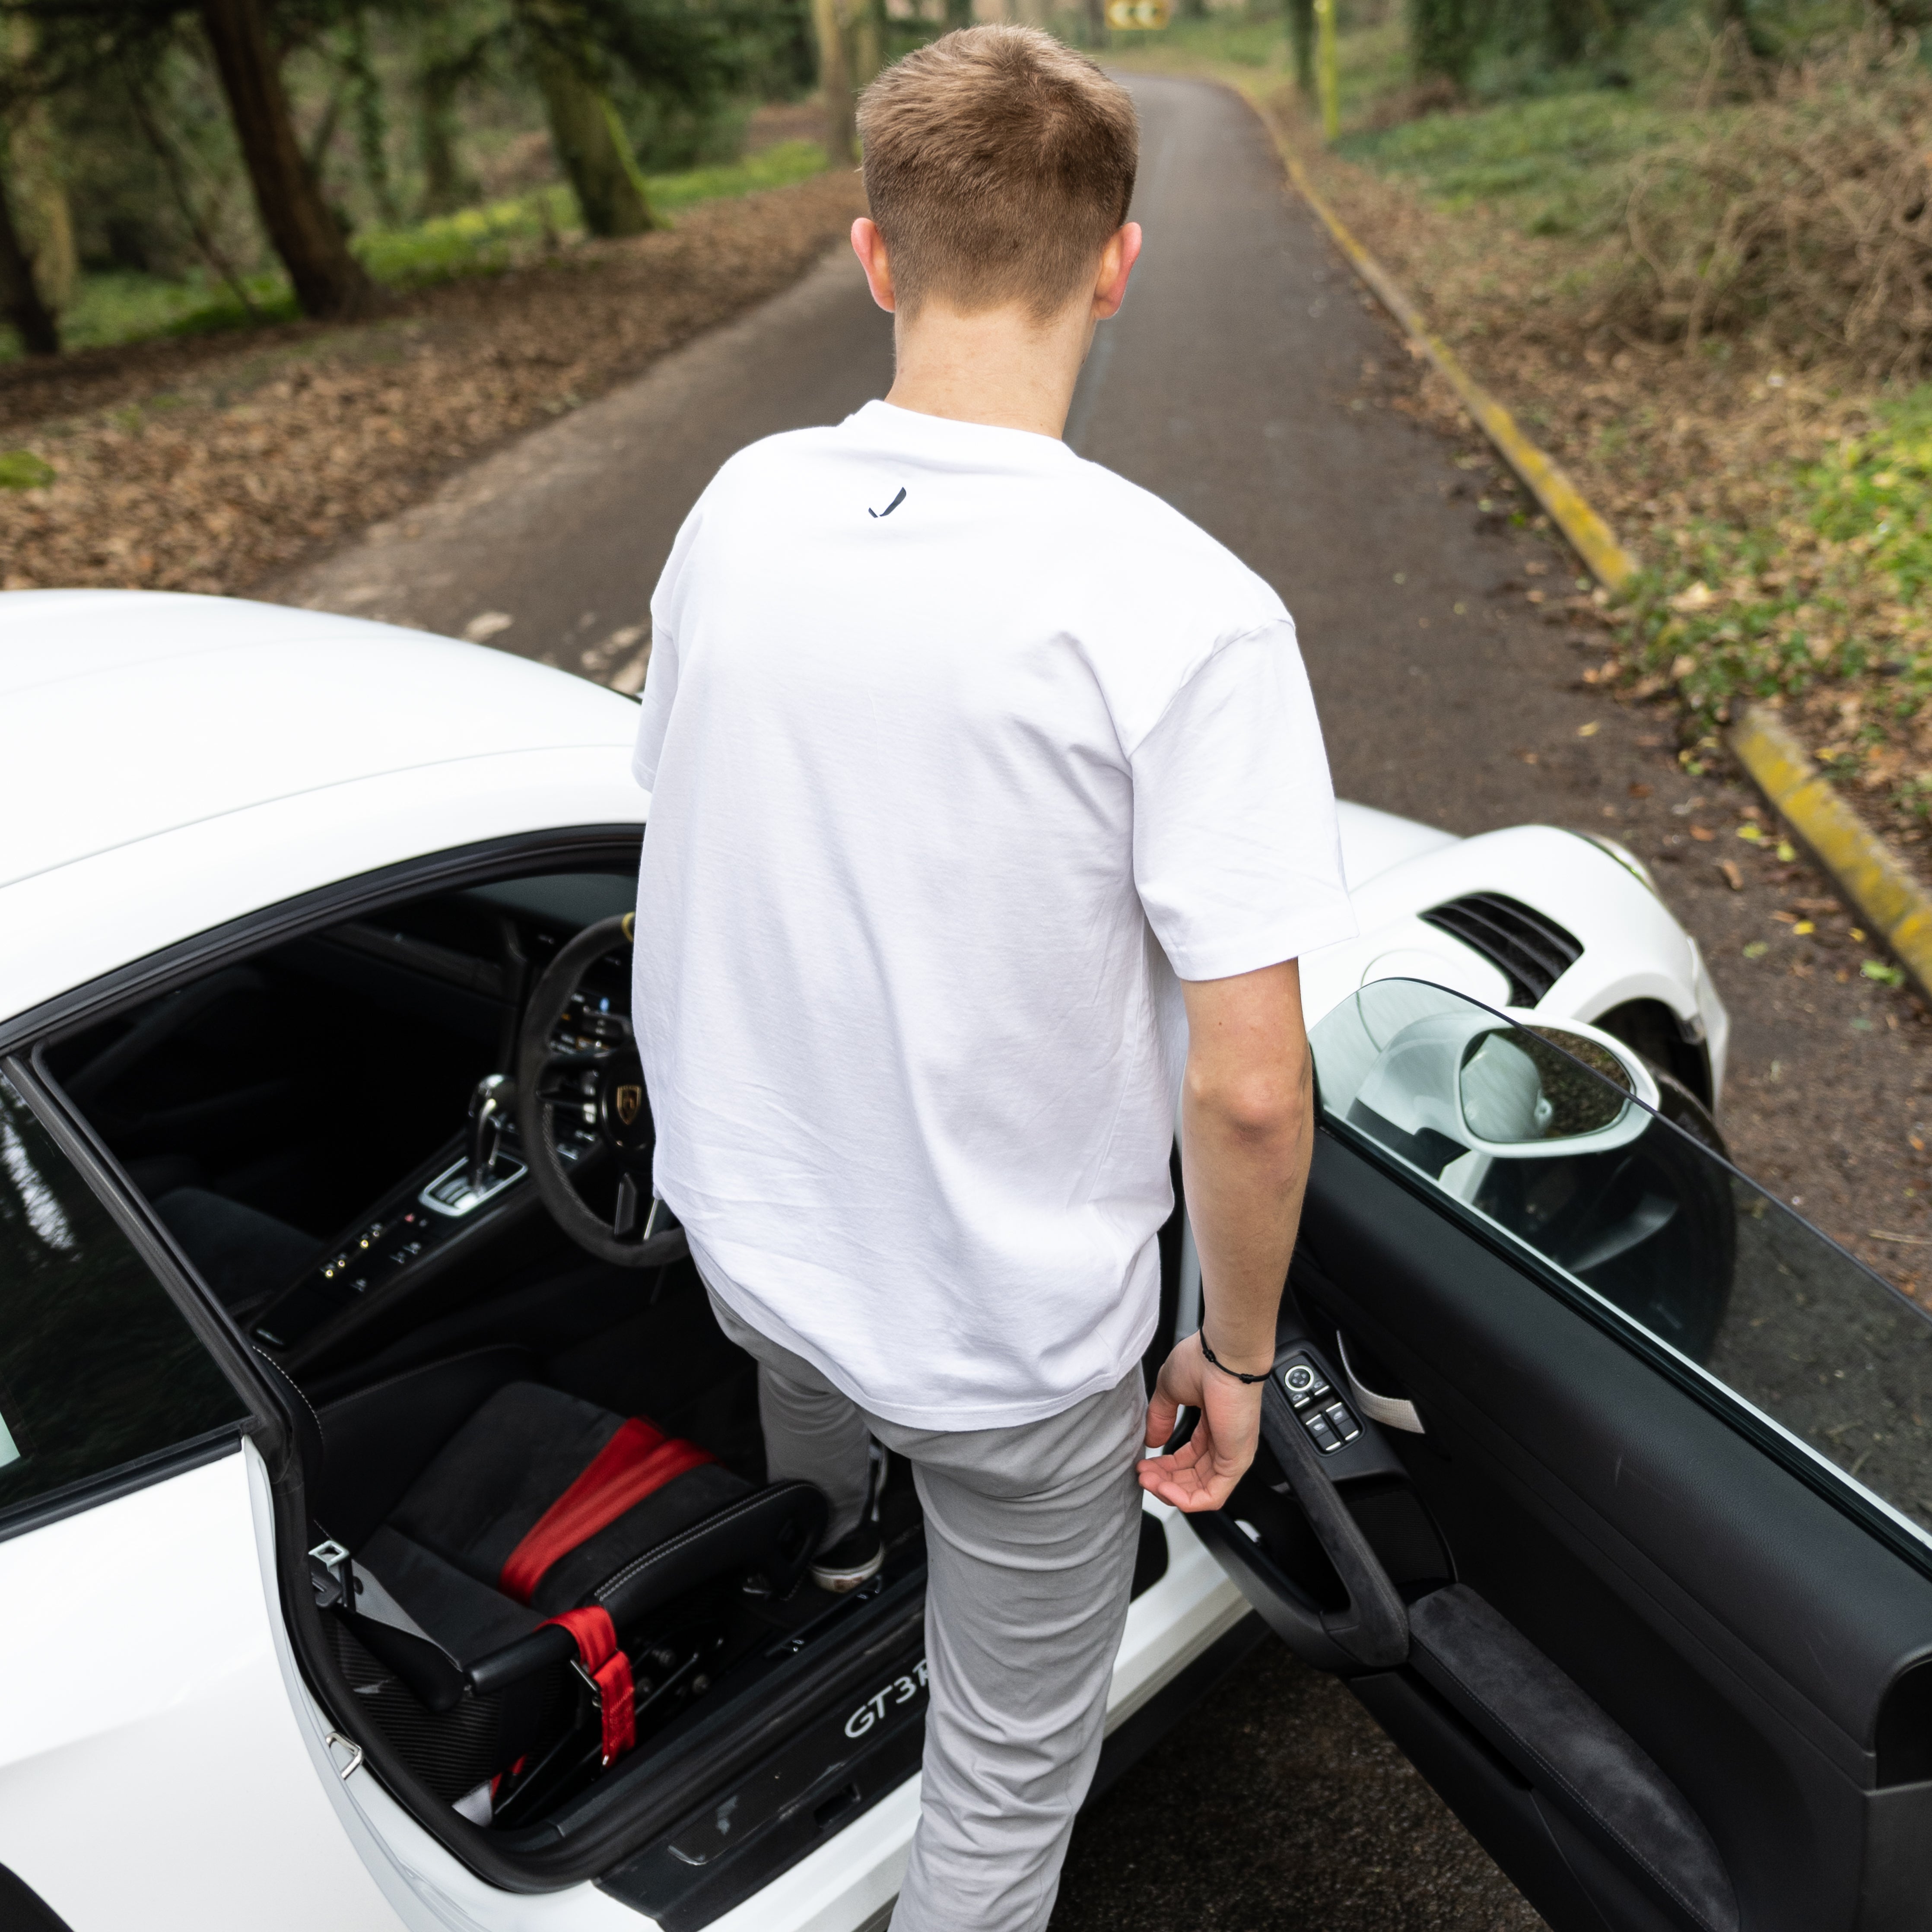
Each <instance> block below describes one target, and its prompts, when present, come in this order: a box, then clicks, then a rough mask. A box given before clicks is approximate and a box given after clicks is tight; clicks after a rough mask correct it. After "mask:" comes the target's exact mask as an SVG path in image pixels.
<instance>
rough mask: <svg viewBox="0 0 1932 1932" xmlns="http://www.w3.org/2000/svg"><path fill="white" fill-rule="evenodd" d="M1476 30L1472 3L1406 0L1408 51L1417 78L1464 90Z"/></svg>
mask: <svg viewBox="0 0 1932 1932" xmlns="http://www.w3.org/2000/svg"><path fill="white" fill-rule="evenodd" d="M1479 28H1480V23H1479V22H1478V19H1477V17H1476V5H1475V0H1409V58H1410V60H1411V62H1412V63H1413V65H1414V66H1415V74H1416V78H1417V79H1418V80H1446V81H1448V82H1449V83H1451V85H1452V86H1455V87H1457V88H1458V89H1460V88H1463V87H1466V86H1468V85H1469V69H1470V68H1471V67H1472V65H1474V64H1475V58H1476V42H1477V40H1478V34H1479Z"/></svg>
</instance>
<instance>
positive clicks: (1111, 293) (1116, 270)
mask: <svg viewBox="0 0 1932 1932" xmlns="http://www.w3.org/2000/svg"><path fill="white" fill-rule="evenodd" d="M1140 252H1141V225H1140V223H1139V222H1138V221H1130V222H1129V223H1127V226H1125V227H1124V228H1120V229H1116V230H1115V232H1114V233H1112V235H1110V236H1108V238H1107V245H1106V248H1103V249H1102V250H1101V251H1100V274H1099V275H1097V277H1096V278H1094V320H1095V321H1096V322H1105V321H1106V320H1108V318H1109V317H1111V316H1116V315H1118V314H1120V312H1121V304H1122V303H1123V302H1125V301H1126V300H1127V278H1128V277H1129V276H1130V275H1132V274H1133V272H1134V264H1135V263H1136V262H1137V261H1138V260H1139V259H1140ZM873 293H874V294H875V295H876V294H877V293H878V291H877V289H876V288H875V289H874V290H873Z"/></svg>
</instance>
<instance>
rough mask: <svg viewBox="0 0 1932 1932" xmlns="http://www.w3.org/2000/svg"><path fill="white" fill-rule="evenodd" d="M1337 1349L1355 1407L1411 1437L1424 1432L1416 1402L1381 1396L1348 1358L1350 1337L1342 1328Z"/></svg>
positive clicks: (1336, 1339) (1385, 1426)
mask: <svg viewBox="0 0 1932 1932" xmlns="http://www.w3.org/2000/svg"><path fill="white" fill-rule="evenodd" d="M1335 1352H1336V1353H1337V1355H1340V1357H1341V1358H1342V1377H1343V1380H1344V1381H1345V1382H1347V1384H1348V1385H1349V1394H1351V1395H1352V1396H1353V1397H1355V1406H1356V1407H1357V1408H1358V1409H1360V1410H1361V1412H1362V1413H1363V1414H1364V1415H1366V1416H1367V1418H1369V1420H1370V1421H1371V1422H1379V1423H1380V1424H1382V1427H1384V1428H1385V1429H1401V1430H1407V1431H1408V1433H1409V1434H1410V1435H1411V1436H1420V1435H1421V1434H1422V1433H1424V1431H1423V1427H1422V1418H1421V1416H1420V1415H1418V1414H1417V1413H1416V1410H1415V1403H1412V1402H1410V1401H1409V1400H1406V1398H1405V1397H1401V1396H1399V1395H1378V1394H1376V1392H1375V1391H1374V1390H1373V1389H1372V1388H1369V1387H1367V1385H1366V1384H1364V1382H1363V1380H1362V1379H1361V1376H1358V1375H1357V1374H1356V1373H1355V1364H1354V1363H1353V1362H1352V1361H1349V1338H1348V1337H1347V1336H1346V1335H1345V1334H1343V1333H1342V1331H1340V1329H1339V1328H1338V1329H1337V1330H1336V1331H1335Z"/></svg>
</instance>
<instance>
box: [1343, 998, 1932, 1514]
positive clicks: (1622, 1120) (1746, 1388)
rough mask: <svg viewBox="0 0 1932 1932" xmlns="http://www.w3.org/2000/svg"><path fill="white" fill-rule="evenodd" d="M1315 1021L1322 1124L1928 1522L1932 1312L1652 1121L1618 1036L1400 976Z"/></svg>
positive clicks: (1637, 1070) (1649, 1093) (1931, 1500)
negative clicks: (1333, 1126) (1401, 1169)
mask: <svg viewBox="0 0 1932 1932" xmlns="http://www.w3.org/2000/svg"><path fill="white" fill-rule="evenodd" d="M1310 1043H1311V1044H1312V1046H1313V1049H1314V1053H1315V1061H1316V1071H1317V1075H1318V1078H1319V1081H1320V1084H1321V1090H1322V1108H1323V1111H1324V1112H1325V1113H1326V1114H1327V1115H1329V1116H1330V1118H1331V1119H1332V1120H1334V1121H1339V1122H1340V1123H1341V1124H1343V1125H1344V1126H1345V1127H1346V1128H1347V1129H1348V1130H1350V1131H1351V1132H1352V1133H1355V1134H1358V1135H1360V1136H1363V1137H1364V1138H1365V1139H1368V1140H1370V1141H1372V1142H1375V1143H1376V1144H1377V1145H1379V1147H1381V1148H1382V1149H1383V1150H1384V1151H1385V1152H1386V1153H1388V1154H1393V1155H1394V1156H1395V1157H1397V1159H1398V1160H1400V1161H1401V1162H1402V1163H1403V1165H1404V1166H1406V1167H1408V1168H1409V1169H1411V1170H1412V1172H1415V1173H1416V1174H1418V1175H1421V1176H1423V1177H1425V1178H1427V1181H1428V1182H1429V1184H1430V1185H1431V1186H1432V1187H1434V1188H1435V1189H1436V1190H1438V1192H1439V1194H1440V1195H1441V1196H1442V1197H1443V1198H1444V1199H1445V1203H1449V1204H1453V1205H1454V1210H1455V1211H1457V1213H1459V1214H1466V1215H1469V1216H1471V1217H1475V1218H1476V1219H1477V1220H1480V1221H1481V1222H1482V1223H1485V1224H1486V1225H1487V1226H1489V1227H1490V1229H1496V1230H1500V1231H1501V1232H1503V1233H1505V1235H1508V1236H1509V1237H1510V1238H1512V1239H1513V1240H1514V1241H1517V1242H1519V1243H1520V1244H1523V1246H1524V1247H1528V1248H1530V1249H1532V1250H1534V1251H1535V1253H1537V1254H1538V1256H1541V1257H1542V1258H1543V1259H1544V1260H1545V1261H1546V1262H1552V1263H1553V1264H1554V1265H1556V1268H1558V1269H1559V1270H1560V1271H1562V1275H1563V1276H1564V1277H1567V1278H1568V1280H1569V1281H1570V1282H1571V1283H1574V1284H1575V1285H1576V1286H1577V1288H1579V1289H1581V1290H1583V1291H1584V1292H1586V1294H1587V1295H1589V1297H1590V1298H1592V1300H1593V1301H1595V1302H1596V1303H1597V1304H1598V1305H1600V1306H1601V1305H1604V1304H1607V1305H1608V1306H1609V1307H1612V1308H1614V1309H1615V1310H1616V1311H1618V1313H1619V1314H1620V1315H1621V1316H1624V1317H1626V1318H1628V1319H1630V1320H1631V1321H1633V1322H1636V1323H1637V1324H1639V1325H1640V1326H1641V1327H1642V1328H1643V1329H1644V1330H1645V1331H1646V1332H1647V1333H1648V1334H1649V1335H1650V1336H1652V1337H1654V1338H1655V1340H1658V1341H1660V1342H1662V1343H1666V1344H1667V1345H1668V1346H1669V1348H1670V1349H1671V1350H1672V1352H1673V1353H1674V1354H1675V1355H1676V1356H1678V1357H1679V1358H1681V1359H1682V1360H1683V1361H1685V1363H1687V1364H1691V1365H1694V1367H1696V1369H1697V1370H1699V1371H1700V1379H1702V1380H1703V1381H1704V1382H1706V1385H1707V1386H1708V1385H1709V1384H1711V1383H1715V1384H1718V1385H1721V1386H1722V1387H1724V1388H1727V1389H1728V1390H1730V1391H1731V1392H1732V1393H1733V1394H1735V1395H1736V1396H1738V1397H1742V1399H1743V1400H1744V1401H1745V1403H1747V1404H1748V1405H1749V1406H1750V1408H1751V1409H1752V1410H1753V1411H1754V1412H1756V1414H1757V1416H1758V1417H1759V1418H1761V1419H1763V1421H1768V1422H1769V1424H1772V1428H1773V1430H1774V1431H1775V1435H1776V1436H1778V1437H1780V1438H1781V1439H1783V1440H1784V1442H1787V1443H1788V1444H1790V1445H1791V1446H1793V1447H1794V1448H1802V1450H1803V1451H1807V1452H1808V1456H1807V1457H1806V1460H1808V1462H1810V1463H1811V1464H1812V1465H1813V1466H1814V1468H1815V1466H1816V1465H1817V1462H1818V1461H1819V1460H1820V1459H1822V1460H1823V1461H1824V1462H1826V1463H1829V1464H1830V1465H1832V1466H1833V1467H1834V1468H1835V1469H1837V1470H1838V1471H1839V1472H1841V1474H1842V1475H1843V1476H1844V1477H1847V1478H1853V1479H1855V1481H1856V1482H1857V1484H1858V1485H1859V1486H1860V1487H1861V1488H1862V1489H1864V1490H1865V1491H1866V1492H1867V1493H1868V1494H1869V1496H1870V1497H1871V1498H1873V1499H1875V1500H1876V1501H1877V1502H1879V1503H1880V1504H1882V1505H1884V1506H1885V1509H1886V1511H1887V1512H1888V1514H1891V1516H1893V1517H1894V1520H1895V1519H1896V1518H1897V1517H1903V1518H1905V1519H1906V1520H1908V1521H1909V1523H1910V1524H1911V1525H1912V1526H1915V1528H1916V1529H1918V1531H1919V1532H1921V1534H1922V1533H1923V1532H1926V1531H1927V1530H1932V1319H1928V1318H1927V1316H1926V1315H1925V1314H1924V1313H1923V1312H1922V1311H1921V1310H1919V1309H1918V1308H1917V1307H1915V1306H1914V1305H1913V1304H1912V1303H1910V1302H1909V1301H1906V1300H1905V1298H1903V1296H1902V1295H1899V1294H1898V1293H1897V1292H1896V1291H1895V1290H1894V1289H1891V1287H1889V1286H1888V1285H1887V1284H1886V1283H1884V1282H1883V1281H1881V1280H1879V1277H1877V1276H1876V1275H1874V1274H1872V1273H1870V1271H1868V1270H1867V1269H1866V1268H1864V1267H1863V1266H1861V1265H1860V1264H1859V1263H1858V1262H1855V1261H1854V1260H1852V1258H1851V1257H1850V1256H1849V1255H1847V1254H1846V1253H1843V1251H1842V1250H1839V1249H1838V1248H1836V1247H1833V1246H1832V1244H1831V1243H1830V1242H1829V1241H1826V1238H1824V1237H1823V1235H1820V1233H1819V1232H1817V1229H1814V1228H1812V1227H1811V1226H1809V1225H1808V1223H1805V1222H1804V1221H1802V1220H1800V1219H1799V1217H1797V1216H1796V1214H1793V1213H1792V1212H1791V1211H1790V1209H1789V1208H1786V1207H1784V1205H1782V1204H1781V1202H1778V1200H1777V1199H1775V1198H1774V1197H1773V1196H1770V1195H1769V1194H1766V1193H1765V1192H1764V1191H1763V1190H1762V1189H1760V1188H1759V1187H1755V1186H1754V1185H1753V1184H1752V1183H1751V1182H1750V1181H1746V1180H1745V1178H1743V1177H1742V1175H1738V1174H1736V1173H1735V1172H1733V1171H1732V1169H1730V1168H1729V1167H1728V1166H1726V1164H1725V1163H1724V1162H1723V1161H1722V1160H1719V1159H1718V1157H1716V1156H1715V1154H1712V1152H1710V1151H1709V1150H1708V1149H1707V1148H1705V1147H1704V1146H1703V1145H1701V1144H1700V1142H1697V1141H1696V1140H1694V1139H1692V1138H1691V1136H1689V1135H1688V1134H1687V1133H1684V1132H1682V1130H1679V1128H1678V1127H1675V1126H1673V1124H1671V1123H1670V1122H1669V1121H1665V1120H1662V1119H1660V1118H1658V1116H1657V1115H1655V1113H1653V1112H1652V1111H1651V1106H1652V1105H1653V1104H1654V1103H1655V1100H1656V1098H1657V1096H1656V1094H1655V1089H1654V1088H1653V1087H1652V1086H1651V1085H1650V1083H1649V1076H1648V1073H1647V1071H1646V1069H1645V1067H1643V1063H1642V1062H1641V1061H1638V1060H1637V1058H1636V1057H1635V1056H1634V1055H1632V1054H1631V1052H1630V1051H1629V1049H1627V1048H1618V1047H1616V1046H1614V1045H1613V1043H1609V1042H1607V1041H1606V1040H1603V1039H1601V1038H1592V1037H1591V1036H1590V1034H1589V1033H1587V1032H1586V1031H1583V1030H1581V1029H1578V1028H1569V1027H1566V1026H1565V1025H1562V1023H1560V1022H1559V1023H1557V1024H1556V1025H1550V1026H1547V1027H1542V1026H1539V1027H1536V1028H1529V1027H1526V1026H1524V1025H1519V1024H1517V1023H1516V1022H1511V1021H1510V1020H1507V1019H1503V1018H1502V1017H1501V1016H1499V1015H1497V1014H1495V1013H1491V1012H1490V1011H1489V1010H1487V1008H1485V1007H1479V1006H1478V1005H1476V1004H1475V1003H1474V1002H1473V1001H1469V1000H1466V999H1464V998H1462V997H1461V996H1460V995H1458V994H1455V993H1451V992H1445V991H1444V990H1443V989H1442V988H1440V987H1436V986H1426V985H1424V984H1422V983H1420V982H1418V981H1416V980H1377V981H1376V982H1374V983H1372V984H1371V985H1370V986H1365V987H1364V988H1363V989H1362V990H1361V992H1360V993H1358V994H1357V995H1355V996H1354V997H1352V998H1351V999H1349V1001H1346V1002H1345V1003H1344V1004H1343V1005H1342V1006H1340V1007H1337V1009H1336V1010H1334V1012H1333V1013H1329V1014H1328V1016H1326V1017H1325V1018H1324V1019H1322V1021H1321V1022H1319V1024H1318V1025H1316V1028H1314V1030H1313V1033H1312V1034H1310Z"/></svg>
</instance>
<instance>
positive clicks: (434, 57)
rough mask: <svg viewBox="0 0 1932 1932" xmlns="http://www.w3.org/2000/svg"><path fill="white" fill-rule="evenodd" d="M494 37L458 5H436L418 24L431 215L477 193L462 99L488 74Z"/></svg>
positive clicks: (417, 88)
mask: <svg viewBox="0 0 1932 1932" xmlns="http://www.w3.org/2000/svg"><path fill="white" fill-rule="evenodd" d="M494 38H495V36H494V35H493V34H492V33H490V32H489V31H487V30H485V31H480V32H479V31H475V28H474V27H473V26H472V25H471V23H469V22H467V21H466V20H464V19H463V17H462V14H461V10H460V9H458V8H457V7H455V6H450V5H445V6H439V7H431V8H430V9H428V11H427V12H425V14H424V15H423V17H422V20H421V22H420V23H419V26H418V29H417V38H416V75H415V80H414V83H413V91H414V92H415V95H416V158H417V159H418V160H419V161H420V162H421V163H422V171H423V198H422V209H423V212H424V213H425V214H453V213H454V212H455V211H456V210H457V209H458V208H460V207H462V206H463V205H464V203H465V202H467V201H469V199H471V197H472V196H473V195H474V194H475V191H476V190H475V181H473V180H472V178H471V176H470V175H469V171H468V170H467V169H466V168H465V167H464V166H463V160H462V157H461V154H460V151H459V150H458V147H457V122H456V98H457V95H458V92H459V91H460V89H462V87H463V86H464V85H465V83H467V82H469V81H472V80H475V78H476V77H477V76H478V74H481V72H482V71H483V68H484V64H485V62H487V59H488V58H489V55H490V47H491V43H492V42H493V40H494Z"/></svg>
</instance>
